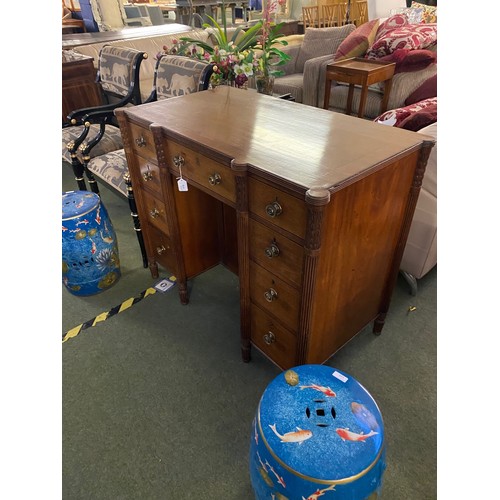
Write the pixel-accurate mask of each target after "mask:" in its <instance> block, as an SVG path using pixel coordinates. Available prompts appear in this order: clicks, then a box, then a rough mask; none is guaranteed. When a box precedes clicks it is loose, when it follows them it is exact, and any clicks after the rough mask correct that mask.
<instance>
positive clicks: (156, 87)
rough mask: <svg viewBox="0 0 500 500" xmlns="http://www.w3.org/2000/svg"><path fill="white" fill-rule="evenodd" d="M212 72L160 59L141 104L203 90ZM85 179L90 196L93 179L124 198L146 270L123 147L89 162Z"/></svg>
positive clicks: (193, 63) (203, 65) (101, 115)
mask: <svg viewBox="0 0 500 500" xmlns="http://www.w3.org/2000/svg"><path fill="white" fill-rule="evenodd" d="M212 72H213V66H212V65H211V64H208V63H207V62H205V61H198V60H196V59H191V58H189V57H185V56H178V55H163V56H162V57H160V58H159V59H158V61H157V63H156V67H155V72H154V78H153V82H154V83H153V89H152V92H151V94H150V96H149V97H148V98H147V99H146V100H145V101H144V104H146V103H149V102H153V101H156V100H162V99H169V98H172V97H180V96H183V95H187V94H191V93H193V92H198V91H201V90H206V89H207V88H208V85H209V82H210V76H211V75H212ZM108 113H110V112H109V111H105V112H101V111H95V112H93V113H91V114H89V115H87V117H86V119H87V120H89V121H93V122H96V121H98V120H100V119H101V120H105V119H107V118H108ZM112 113H114V112H112ZM86 175H87V177H88V178H89V179H90V178H92V179H93V181H94V183H95V184H93V185H94V189H93V191H94V192H96V193H98V187H97V183H96V182H95V180H96V178H97V180H98V181H99V182H102V183H103V184H105V185H106V186H107V187H109V188H111V189H112V190H114V191H115V192H118V193H119V194H120V195H123V196H126V197H127V199H128V202H129V206H130V211H131V215H132V220H133V224H134V230H135V232H136V234H137V238H138V240H139V246H140V248H141V253H142V257H143V265H144V267H147V257H146V251H145V248H144V240H143V237H142V232H141V224H140V220H139V217H138V214H137V207H136V204H135V198H134V192H133V189H132V183H131V181H130V175H129V172H128V165H127V158H126V155H125V150H124V149H123V146H122V148H120V149H118V150H115V151H109V152H108V153H105V154H102V155H99V156H94V157H93V158H91V159H90V160H89V162H88V163H87V164H86ZM150 175H154V174H150Z"/></svg>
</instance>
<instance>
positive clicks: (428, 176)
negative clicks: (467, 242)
mask: <svg viewBox="0 0 500 500" xmlns="http://www.w3.org/2000/svg"><path fill="white" fill-rule="evenodd" d="M418 133H421V134H425V135H429V136H431V137H433V138H434V139H437V122H436V123H433V124H432V125H428V126H427V127H424V128H423V129H420V130H419V131H418ZM436 264H437V142H436V144H435V145H434V147H433V148H432V150H431V154H430V156H429V159H428V160H427V167H426V168H425V175H424V178H423V181H422V187H421V189H420V194H419V197H418V201H417V206H416V208H415V214H414V216H413V221H412V223H411V226H410V233H409V235H408V240H407V242H406V247H405V251H404V253H403V258H402V260H401V265H400V270H401V272H402V274H403V276H404V277H405V279H406V281H407V282H408V284H409V285H410V289H411V294H412V295H415V294H416V293H417V280H419V279H420V278H423V277H424V276H425V275H426V274H427V273H428V272H429V271H430V270H431V269H432V268H433V267H434V266H435V265H436Z"/></svg>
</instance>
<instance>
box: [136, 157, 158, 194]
mask: <svg viewBox="0 0 500 500" xmlns="http://www.w3.org/2000/svg"><path fill="white" fill-rule="evenodd" d="M135 158H136V161H137V165H138V170H139V179H140V184H141V188H144V189H147V190H149V191H152V192H153V193H155V194H156V195H158V196H161V181H160V169H159V167H158V165H157V164H156V163H154V162H152V161H151V160H147V159H145V158H143V157H142V156H139V155H135Z"/></svg>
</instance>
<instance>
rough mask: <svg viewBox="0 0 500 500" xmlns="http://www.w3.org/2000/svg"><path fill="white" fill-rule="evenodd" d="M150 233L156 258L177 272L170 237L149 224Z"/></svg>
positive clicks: (167, 267)
mask: <svg viewBox="0 0 500 500" xmlns="http://www.w3.org/2000/svg"><path fill="white" fill-rule="evenodd" d="M148 234H149V237H150V244H151V251H152V252H153V254H154V258H155V260H156V261H158V262H159V263H160V264H161V265H162V266H163V267H165V268H166V269H168V270H169V271H170V272H171V273H173V274H175V273H176V268H175V258H174V254H173V250H172V242H171V241H170V238H169V237H168V236H167V235H166V234H164V233H162V232H161V231H158V229H156V228H154V227H153V226H151V225H149V226H148Z"/></svg>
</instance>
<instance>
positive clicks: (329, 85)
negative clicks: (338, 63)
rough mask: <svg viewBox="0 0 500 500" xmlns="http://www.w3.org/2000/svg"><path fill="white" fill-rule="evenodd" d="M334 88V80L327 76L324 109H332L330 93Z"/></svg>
mask: <svg viewBox="0 0 500 500" xmlns="http://www.w3.org/2000/svg"><path fill="white" fill-rule="evenodd" d="M331 88H332V80H331V79H330V78H328V75H326V82H325V98H324V100H323V109H328V108H329V107H330V91H331Z"/></svg>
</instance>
